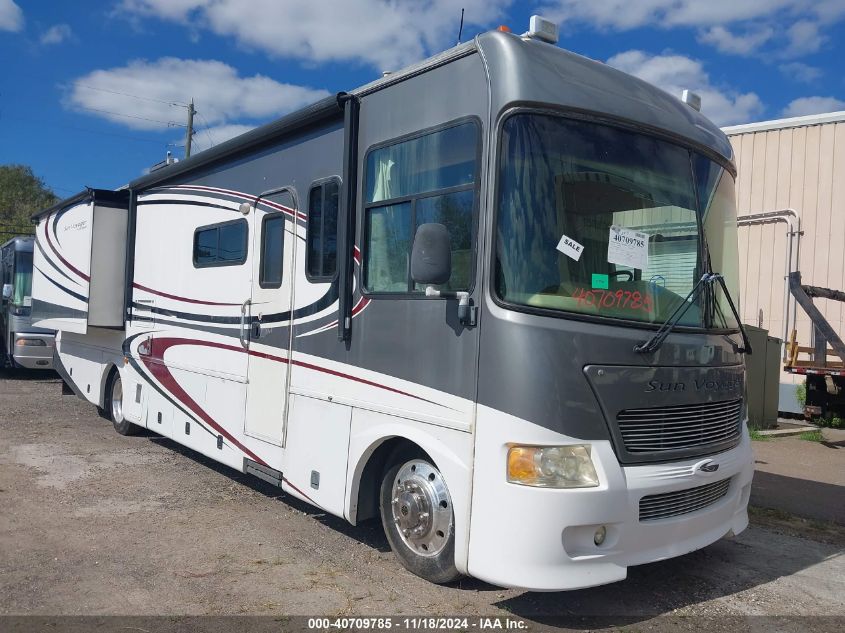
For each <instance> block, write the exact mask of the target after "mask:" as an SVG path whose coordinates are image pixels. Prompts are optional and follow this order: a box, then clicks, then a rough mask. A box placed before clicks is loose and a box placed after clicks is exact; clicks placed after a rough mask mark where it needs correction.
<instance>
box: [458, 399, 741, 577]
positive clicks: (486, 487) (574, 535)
mask: <svg viewBox="0 0 845 633" xmlns="http://www.w3.org/2000/svg"><path fill="white" fill-rule="evenodd" d="M500 416H501V414H499V416H496V417H500ZM480 417H481V416H480ZM506 417H507V416H506ZM513 420H514V419H513V418H511V421H512V422H513ZM509 442H518V443H520V444H523V443H524V444H549V445H554V444H567V443H583V442H580V441H579V440H577V439H573V438H567V437H565V436H561V435H560V434H557V433H553V432H551V431H548V430H545V429H540V428H539V427H536V426H534V425H530V424H528V423H527V422H524V421H519V423H518V424H516V426H515V425H514V424H513V423H512V424H503V423H501V421H500V420H497V421H496V422H495V423H493V424H481V423H479V424H478V425H477V426H476V451H475V455H476V463H475V473H474V476H473V501H472V520H471V527H470V535H469V556H468V561H467V569H468V571H469V573H470V574H471V575H473V576H475V577H477V578H480V579H482V580H485V581H488V582H491V583H493V584H496V585H501V586H505V587H518V588H521V589H529V590H535V591H558V590H566V589H580V588H583V587H591V586H595V585H602V584H606V583H610V582H614V581H617V580H623V579H624V578H625V577H626V576H627V568H628V567H629V566H631V565H640V564H643V563H648V562H653V561H658V560H663V559H666V558H672V557H675V556H680V555H682V554H686V553H688V552H691V551H694V550H697V549H700V548H702V547H705V546H707V545H709V544H711V543H713V542H715V541H717V540H719V539H720V538H722V537H723V536H728V535H732V534H737V533H739V532H741V531H743V530H744V529H745V528H746V527H747V526H748V514H747V505H748V498H749V496H750V492H751V479H752V476H753V471H754V467H753V456H752V453H751V443H750V440H749V438H748V436H747V434H743V438H742V441H741V442H740V444H739V445H738V446H736V447H735V448H733V449H731V450H729V451H726V452H723V453H719V454H717V455H712V456H710V457H709V458H708V457H696V458H692V459H687V460H683V461H678V462H671V463H665V464H649V465H638V466H628V467H623V466H621V465H620V464H619V462H618V461H617V459H616V455H615V454H614V452H613V448H612V446H611V445H610V442H607V441H599V442H592V444H591V445H592V458H593V461H594V463H595V466H596V470H597V471H598V474H599V481H600V484H599V486H598V487H596V488H581V489H568V490H560V489H545V488H532V487H528V486H520V485H515V484H509V483H507V481H506V480H505V459H506V454H507V448H508V443H509ZM708 459H710V460H712V462H713V463H718V465H719V468H718V470H717V471H716V472H713V473H706V472H703V471H702V470H701V469H700V468H698V466H700V465H701V463H702V462H704V461H707V460H708ZM728 478H729V479H730V484H729V487H728V490H727V493H726V494H725V495H724V496H723V497H721V498H719V499H718V500H716V501H715V502H713V503H711V504H710V505H707V506H706V507H703V508H701V509H699V510H696V511H694V512H690V513H688V514H683V515H680V516H676V517H671V518H665V519H658V520H653V521H643V522H641V521H640V519H639V504H640V499H642V497H644V496H646V495H653V494H661V493H666V492H672V491H679V490H686V489H689V488H695V487H698V486H702V485H705V484H708V483H714V482H717V481H722V480H725V479H728ZM601 526H604V527H605V529H606V531H607V536H606V538H605V540H604V542H603V543H602V544H601V545H596V544H595V543H594V540H593V539H594V535H595V532H596V530H597V529H598V528H599V527H601Z"/></svg>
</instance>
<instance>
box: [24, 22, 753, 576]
mask: <svg viewBox="0 0 845 633" xmlns="http://www.w3.org/2000/svg"><path fill="white" fill-rule="evenodd" d="M554 30H555V29H554V25H550V24H549V23H546V22H544V21H542V20H539V19H534V20H533V28H532V30H531V31H529V32H528V33H526V34H524V35H521V36H518V35H514V34H510V33H506V32H500V31H494V32H490V33H486V34H482V35H479V36H478V37H476V38H475V39H474V41H472V42H469V43H465V44H461V45H458V46H457V47H455V48H452V49H450V50H448V51H446V52H444V53H442V54H439V55H437V56H435V57H433V58H430V59H428V60H426V61H424V62H422V63H420V64H417V65H415V66H412V67H409V68H406V69H404V70H402V71H399V72H395V73H392V74H387V75H385V76H384V77H382V78H380V79H379V80H377V81H375V82H374V83H372V84H369V85H366V86H363V87H361V88H359V89H357V90H354V91H352V92H349V93H341V94H338V95H336V96H334V97H331V98H327V99H325V100H323V101H321V102H319V103H316V104H314V105H313V106H311V107H308V108H305V109H303V110H301V111H298V112H295V113H293V114H290V115H288V116H286V117H284V118H282V119H279V120H278V121H276V122H273V123H270V124H268V125H265V126H263V127H261V128H258V129H256V130H254V131H251V132H248V133H246V134H244V135H242V136H240V137H238V138H236V139H233V140H231V141H228V142H226V143H224V144H221V145H218V146H216V147H214V148H212V149H209V150H207V151H205V152H202V153H200V154H198V155H196V156H193V157H191V158H190V159H188V160H185V161H182V162H180V163H178V164H175V165H170V166H167V167H165V168H163V169H160V170H157V171H155V172H153V173H151V174H149V175H147V176H144V177H141V178H139V179H138V180H135V181H134V182H132V183H130V184H129V185H127V186H126V187H125V188H124V189H122V190H119V191H104V190H93V189H92V190H87V191H84V192H82V193H81V194H79V195H78V196H76V197H74V198H71V199H68V200H65V201H64V202H62V203H60V204H58V205H56V206H55V207H53V208H51V209H47V210H45V211H43V212H42V213H40V214H38V215H37V216H36V218H35V220H36V223H37V243H38V247H37V250H36V257H35V279H34V292H35V294H34V296H33V312H34V313H35V314H36V315H37V317H38V319H39V324H40V325H42V327H49V328H54V329H56V330H58V331H59V334H58V339H57V356H56V364H57V365H58V367H59V371H60V372H61V373H62V375H63V377H64V380H65V381H66V382H67V383H68V385H70V386H71V387H72V388H73V390H74V391H75V392H76V393H77V394H78V395H79V396H81V397H82V398H84V399H86V400H88V401H90V402H91V403H92V404H94V405H96V406H98V407H100V408H101V410H102V411H103V412H104V413H105V415H106V416H108V417H109V418H110V419H111V421H112V422H113V423H114V427H115V429H116V430H117V431H118V432H119V433H121V434H124V435H128V434H130V433H132V432H133V431H135V430H137V429H138V428H140V427H146V428H147V429H150V430H152V431H154V432H155V433H158V434H161V435H163V436H166V437H169V438H172V439H173V440H175V441H176V442H179V443H181V444H184V445H185V446H188V447H191V448H192V449H194V450H196V451H198V452H200V453H202V454H204V455H207V456H209V457H211V458H212V459H215V460H218V461H219V462H222V463H224V464H227V465H228V466H231V467H232V468H234V469H237V470H239V471H243V472H246V473H251V474H253V475H255V476H257V477H260V478H262V479H265V480H267V481H270V482H272V483H274V484H277V485H278V486H280V487H281V488H282V489H283V490H284V491H285V492H287V493H289V494H290V495H292V496H294V497H297V498H299V499H301V500H304V501H306V502H308V503H310V504H313V505H314V506H318V507H319V508H322V509H323V510H324V511H326V512H328V513H331V514H334V515H337V516H340V517H344V518H345V519H347V520H348V521H349V522H351V523H353V524H356V523H358V522H360V521H363V520H365V519H370V518H380V520H381V521H382V523H383V526H384V530H385V532H386V534H387V538H388V540H389V542H390V545H391V547H392V548H393V550H394V552H395V554H396V556H397V557H398V558H399V560H400V561H401V563H402V564H403V565H404V566H405V567H407V568H408V569H409V570H410V571H412V572H413V573H415V574H418V575H419V576H422V577H423V578H426V579H428V580H430V581H433V582H437V583H443V582H448V581H451V580H453V579H455V578H457V577H458V576H459V575H462V574H468V575H471V576H474V577H477V578H480V579H483V580H485V581H488V582H491V583H494V584H496V585H502V586H509V587H521V588H527V589H532V590H561V589H574V588H579V587H587V586H592V585H600V584H603V583H609V582H613V581H617V580H621V579H624V578H625V577H626V573H627V568H628V567H629V566H631V565H638V564H641V563H647V562H650V561H656V560H661V559H665V558H669V557H672V556H678V555H681V554H684V553H686V552H690V551H692V550H695V549H698V548H701V547H704V546H706V545H709V544H710V543H713V542H714V541H716V540H718V539H720V538H722V537H723V536H726V535H731V534H736V533H738V532H741V531H742V530H744V529H745V528H746V526H747V524H748V517H747V512H746V506H747V503H748V498H749V492H750V486H751V477H752V456H751V448H750V443H749V437H748V433H747V430H746V428H745V423H744V420H745V405H744V377H745V363H744V356H743V354H744V353H747V352H748V351H749V349H748V344H747V342H746V340H745V336H744V332H743V330H742V328H741V326H740V324H739V321H738V319H737V318H736V312H735V309H734V304H733V302H732V301H731V299H730V293H728V289H730V292H731V293H733V295H734V296H736V285H737V268H738V266H737V235H736V208H735V201H734V175H735V167H734V165H733V163H732V153H731V146H730V144H729V143H728V141H727V139H726V137H725V135H724V134H722V132H721V131H720V130H719V129H718V128H717V127H716V126H714V125H713V124H712V123H711V122H710V121H708V120H707V119H706V118H704V117H703V116H701V115H700V114H699V113H698V112H697V111H696V110H695V109H694V108H693V107H690V106H689V105H687V104H686V103H684V102H682V101H681V100H679V99H677V98H675V97H673V96H671V95H669V94H666V93H664V92H662V91H660V90H658V89H656V88H655V87H653V86H651V85H649V84H647V83H645V82H643V81H640V80H638V79H635V78H633V77H630V76H628V75H625V74H623V73H621V72H619V71H617V70H614V69H613V68H610V67H608V66H606V65H604V64H601V63H598V62H595V61H592V60H589V59H586V58H584V57H581V56H578V55H575V54H573V53H570V52H567V51H564V50H562V49H560V48H558V47H557V46H555V45H554V41H555V37H554V33H553V31H554Z"/></svg>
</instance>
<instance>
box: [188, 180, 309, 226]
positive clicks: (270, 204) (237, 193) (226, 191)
mask: <svg viewBox="0 0 845 633" xmlns="http://www.w3.org/2000/svg"><path fill="white" fill-rule="evenodd" d="M175 188H176V189H196V190H197V191H211V192H215V193H223V194H226V195H228V196H232V197H235V198H242V199H243V200H249V201H251V202H257V201H258V196H253V195H252V194H249V193H244V192H242V191H233V190H231V189H221V188H219V187H206V186H204V185H176V187H175ZM261 204H265V205H267V206H268V207H271V208H273V209H278V210H279V211H283V212H285V213H287V214H288V215H293V216H295V217H297V218H298V219H300V220H307V219H308V216H307V215H305V214H304V213H300V212H299V211H295V210H294V209H290V208H288V207H286V206H284V205H281V204H279V203H278V202H272V201H271V200H267V199H266V198H261Z"/></svg>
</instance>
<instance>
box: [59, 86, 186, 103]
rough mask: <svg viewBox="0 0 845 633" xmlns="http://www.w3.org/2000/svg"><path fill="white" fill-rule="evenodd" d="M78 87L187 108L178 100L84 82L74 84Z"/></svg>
mask: <svg viewBox="0 0 845 633" xmlns="http://www.w3.org/2000/svg"><path fill="white" fill-rule="evenodd" d="M74 85H75V86H78V87H79V88H87V89H88V90H96V91H98V92H108V93H109V94H113V95H123V96H124V97H132V98H133V99H140V100H141V101H153V102H155V103H164V104H167V105H170V106H177V107H180V108H187V107H188V104H187V103H181V102H179V101H164V100H163V99H155V98H153V97H142V96H140V95H133V94H129V93H128V92H120V91H119V90H107V89H106V88H95V87H94V86H86V85H85V84H74Z"/></svg>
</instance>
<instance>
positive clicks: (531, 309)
mask: <svg viewBox="0 0 845 633" xmlns="http://www.w3.org/2000/svg"><path fill="white" fill-rule="evenodd" d="M520 114H539V115H547V116H554V117H558V118H561V119H566V120H570V121H582V122H586V123H592V124H597V125H606V126H608V127H613V128H616V129H621V130H624V131H628V132H634V133H637V134H645V135H647V136H651V137H653V138H657V139H660V140H662V141H665V142H667V143H671V144H673V145H677V146H678V147H681V148H683V149H685V150H687V152H689V153H692V152H698V153H700V154H702V155H703V156H704V157H705V158H709V159H711V160H713V162H715V163H717V164H719V165H720V166H721V167H723V168H724V169H725V171H726V172H727V173H728V174H730V175H731V177H732V178H733V179H734V182H736V178H737V172H736V169H735V168H734V167H733V166H732V165H731V164H730V163H729V162H728V161H727V160H726V159H725V157H724V156H720V155H719V154H718V153H717V152H715V151H714V150H713V149H712V148H709V147H706V146H703V145H699V144H698V143H695V142H694V141H690V140H689V139H684V138H683V137H679V136H676V135H674V134H670V133H667V132H665V131H662V130H659V129H657V128H653V127H650V126H648V125H645V124H638V123H633V122H631V121H629V120H627V119H620V118H615V117H612V116H610V115H606V114H599V113H586V112H583V111H580V110H572V109H570V108H566V107H555V106H554V105H550V104H524V105H518V106H514V107H511V108H509V109H507V110H505V111H503V112H502V113H501V115H500V116H499V119H498V121H497V122H496V129H495V136H494V141H495V142H494V147H493V149H492V157H491V161H490V162H491V165H492V167H493V169H494V170H495V174H496V177H495V180H494V184H493V202H492V212H491V220H490V223H489V225H490V228H489V229H488V231H489V236H490V240H491V245H492V246H491V248H490V252H489V254H488V257H487V260H488V261H487V264H488V267H489V270H488V271H487V282H488V293H489V295H490V298H491V299H492V300H493V303H494V304H495V305H496V306H497V307H499V308H502V309H504V310H509V311H511V312H521V313H523V314H529V315H532V316H543V317H552V318H555V319H569V320H572V321H583V322H587V323H597V324H600V325H610V326H616V327H624V328H629V329H640V330H658V329H660V326H661V324H660V323H647V322H645V321H635V320H630V319H623V318H620V317H611V316H600V315H594V314H584V313H581V312H567V311H563V310H552V309H549V308H540V307H537V306H526V305H522V304H518V303H512V302H509V301H506V300H505V299H503V298H502V297H500V296H499V293H498V292H497V291H496V244H495V242H496V235H497V233H496V231H497V229H498V224H499V194H500V191H501V186H502V181H501V178H499V177H498V175H499V167H500V165H501V160H502V136H503V134H504V129H505V123H506V122H507V121H508V120H509V119H510V118H512V117H514V116H516V115H520ZM690 168H692V166H690ZM691 173H693V174H694V171H693V172H691ZM693 179H694V175H693ZM695 204H696V207H698V205H699V204H700V201H699V199H698V196H697V195H696V196H695ZM699 213H700V212H699V210H698V209H697V208H696V214H697V215H698V214H699ZM674 331H675V332H680V333H688V334H702V333H703V334H713V335H730V334H738V333H739V332H740V330H739V328H710V329H708V328H704V327H700V326H691V325H677V326H675V329H674Z"/></svg>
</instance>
